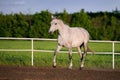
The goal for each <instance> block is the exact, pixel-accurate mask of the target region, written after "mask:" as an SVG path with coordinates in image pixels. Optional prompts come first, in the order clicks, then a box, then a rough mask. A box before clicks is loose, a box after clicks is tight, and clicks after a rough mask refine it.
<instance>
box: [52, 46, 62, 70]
mask: <svg viewBox="0 0 120 80" xmlns="http://www.w3.org/2000/svg"><path fill="white" fill-rule="evenodd" d="M61 48H62V46H60V45H58V47H57V49H56V50H55V52H54V57H53V67H54V68H55V67H56V55H57V53H58V52H59V51H60V49H61Z"/></svg>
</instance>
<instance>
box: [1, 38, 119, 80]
mask: <svg viewBox="0 0 120 80" xmlns="http://www.w3.org/2000/svg"><path fill="white" fill-rule="evenodd" d="M56 41H57V40H56V39H43V38H0V44H1V45H0V80H79V79H80V80H101V79H102V80H118V79H120V76H119V75H120V65H119V64H120V63H119V62H120V47H119V46H120V42H119V41H93V40H90V44H89V46H90V47H91V48H92V49H93V50H95V54H91V53H90V52H88V55H87V58H86V61H85V62H86V64H85V68H84V69H83V70H79V69H78V66H79V65H76V64H77V63H79V56H78V54H76V53H77V52H76V50H75V49H73V53H74V54H73V63H74V64H75V66H74V67H73V69H72V70H69V69H68V68H67V67H66V66H68V62H69V60H67V59H68V58H67V57H68V55H67V54H65V53H68V52H67V49H63V50H62V51H61V52H60V54H58V60H57V61H59V63H60V64H58V66H57V68H55V69H54V68H52V66H51V65H52V58H53V56H51V55H53V52H54V50H55V48H56V46H55V45H56V44H57V42H56ZM54 42H55V43H54ZM51 44H53V45H54V46H51ZM96 44H97V46H95V45H96ZM47 45H48V46H49V47H46V46H47ZM97 48H98V49H97ZM63 56H64V57H63ZM92 58H93V59H92ZM6 60H7V61H6ZM63 60H64V61H63ZM63 62H64V63H63ZM100 62H101V63H100Z"/></svg>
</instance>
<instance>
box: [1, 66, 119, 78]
mask: <svg viewBox="0 0 120 80" xmlns="http://www.w3.org/2000/svg"><path fill="white" fill-rule="evenodd" d="M0 80H120V70H119V71H116V70H87V69H84V70H78V69H72V70H69V69H67V68H55V69H54V68H52V67H50V68H49V67H45V68H43V67H12V66H0Z"/></svg>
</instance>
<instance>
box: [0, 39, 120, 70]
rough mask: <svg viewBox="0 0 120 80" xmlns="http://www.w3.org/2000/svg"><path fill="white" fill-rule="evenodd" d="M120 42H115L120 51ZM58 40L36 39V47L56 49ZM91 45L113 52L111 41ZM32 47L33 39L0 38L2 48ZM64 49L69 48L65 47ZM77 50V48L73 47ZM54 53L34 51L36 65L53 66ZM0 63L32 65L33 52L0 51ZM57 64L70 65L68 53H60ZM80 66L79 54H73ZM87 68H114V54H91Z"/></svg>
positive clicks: (117, 61) (118, 60) (118, 64)
mask: <svg viewBox="0 0 120 80" xmlns="http://www.w3.org/2000/svg"><path fill="white" fill-rule="evenodd" d="M119 46H120V44H115V52H119V53H120V47H119ZM56 47H57V42H54V41H35V42H34V49H38V50H39V49H42V50H46V49H47V50H55V49H56ZM89 47H90V48H91V49H92V50H94V51H97V52H98V51H99V52H111V51H112V50H111V48H112V44H111V43H89ZM4 48H5V49H31V41H22V40H18V41H16V40H0V49H4ZM62 50H67V49H66V48H63V49H62ZM73 51H76V49H73ZM52 59H53V53H43V52H34V66H52ZM0 65H14V66H31V52H2V51H0ZM57 65H58V66H60V67H68V65H69V58H68V54H65V53H58V55H57ZM79 66H80V58H79V56H78V54H73V67H74V68H78V67H79ZM85 67H87V68H112V55H106V54H103V55H98V54H94V55H90V54H88V55H87V56H86V59H85ZM115 68H116V69H120V55H115Z"/></svg>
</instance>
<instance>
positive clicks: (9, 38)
mask: <svg viewBox="0 0 120 80" xmlns="http://www.w3.org/2000/svg"><path fill="white" fill-rule="evenodd" d="M0 40H30V41H31V49H0V51H31V65H32V66H33V65H34V62H33V58H34V57H33V56H34V55H33V53H34V51H36V52H54V51H51V50H35V49H34V45H33V42H34V41H36V40H42V41H57V39H45V38H11V37H0ZM89 42H97V43H101V42H102V43H103V42H104V43H111V44H112V48H111V49H112V52H104V54H112V68H113V69H114V65H115V64H114V55H115V54H120V53H114V50H115V49H114V44H115V43H120V41H100V40H90V41H89ZM61 52H62V53H67V52H66V51H61ZM73 53H77V52H73ZM96 54H103V52H96Z"/></svg>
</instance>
